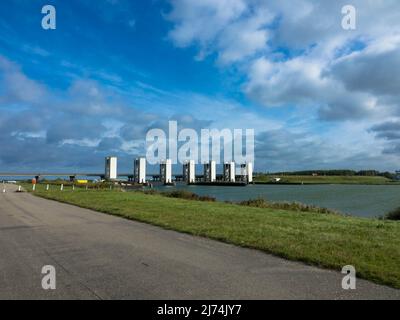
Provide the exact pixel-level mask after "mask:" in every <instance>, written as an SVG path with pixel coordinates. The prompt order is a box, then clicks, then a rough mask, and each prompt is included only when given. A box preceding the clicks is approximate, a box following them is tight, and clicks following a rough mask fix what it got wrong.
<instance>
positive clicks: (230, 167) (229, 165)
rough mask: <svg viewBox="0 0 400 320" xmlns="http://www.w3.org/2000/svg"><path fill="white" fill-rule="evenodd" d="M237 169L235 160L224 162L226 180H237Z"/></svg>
mask: <svg viewBox="0 0 400 320" xmlns="http://www.w3.org/2000/svg"><path fill="white" fill-rule="evenodd" d="M235 179H236V170H235V163H234V162H226V163H225V164H224V180H225V181H227V182H235Z"/></svg>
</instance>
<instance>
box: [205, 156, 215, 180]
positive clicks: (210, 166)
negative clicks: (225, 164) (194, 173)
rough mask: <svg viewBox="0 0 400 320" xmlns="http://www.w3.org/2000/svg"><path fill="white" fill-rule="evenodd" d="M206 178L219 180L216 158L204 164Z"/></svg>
mask: <svg viewBox="0 0 400 320" xmlns="http://www.w3.org/2000/svg"><path fill="white" fill-rule="evenodd" d="M204 180H205V181H206V182H215V181H217V163H216V162H215V161H214V160H213V161H210V162H208V163H205V164H204Z"/></svg>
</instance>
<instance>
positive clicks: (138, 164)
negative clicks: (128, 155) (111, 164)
mask: <svg viewBox="0 0 400 320" xmlns="http://www.w3.org/2000/svg"><path fill="white" fill-rule="evenodd" d="M133 171H134V181H135V182H137V183H146V158H138V159H135V161H134V169H133Z"/></svg>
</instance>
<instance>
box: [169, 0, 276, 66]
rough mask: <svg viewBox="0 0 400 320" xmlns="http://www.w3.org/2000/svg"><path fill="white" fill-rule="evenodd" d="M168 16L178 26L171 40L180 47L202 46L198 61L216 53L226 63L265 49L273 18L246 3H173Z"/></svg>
mask: <svg viewBox="0 0 400 320" xmlns="http://www.w3.org/2000/svg"><path fill="white" fill-rule="evenodd" d="M171 3H172V7H173V9H172V11H171V12H170V13H169V14H168V15H167V16H166V17H167V19H168V20H170V21H172V22H174V23H175V27H174V28H173V29H172V30H171V31H170V32H169V38H170V39H171V40H172V41H173V42H174V43H175V44H176V45H177V46H178V47H187V46H189V45H192V44H196V45H198V46H199V49H200V50H199V54H198V56H197V58H198V59H200V60H201V59H203V58H205V56H207V55H208V54H210V53H213V52H215V51H217V52H218V54H219V61H220V62H221V63H223V64H227V63H231V62H236V61H240V60H242V59H243V58H245V57H248V56H251V55H253V54H255V53H256V52H258V51H260V50H261V49H263V48H264V47H265V45H266V43H267V40H268V32H267V30H266V29H265V26H266V25H267V24H270V23H271V22H272V15H271V14H270V13H269V11H268V10H267V9H266V8H260V7H259V6H256V7H254V8H253V7H251V6H249V5H248V1H244V0H221V1H214V0H205V1H194V0H183V1H180V0H173V1H172V2H171Z"/></svg>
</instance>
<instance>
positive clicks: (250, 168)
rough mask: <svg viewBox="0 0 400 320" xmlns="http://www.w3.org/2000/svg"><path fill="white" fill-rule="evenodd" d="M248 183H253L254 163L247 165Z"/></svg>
mask: <svg viewBox="0 0 400 320" xmlns="http://www.w3.org/2000/svg"><path fill="white" fill-rule="evenodd" d="M246 171H247V183H253V163H251V162H248V163H246Z"/></svg>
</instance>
